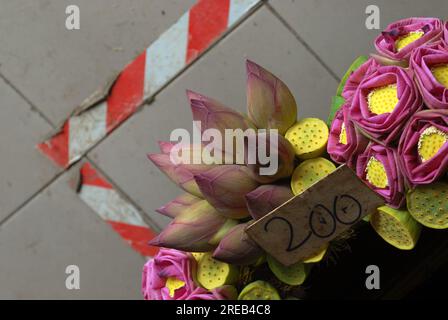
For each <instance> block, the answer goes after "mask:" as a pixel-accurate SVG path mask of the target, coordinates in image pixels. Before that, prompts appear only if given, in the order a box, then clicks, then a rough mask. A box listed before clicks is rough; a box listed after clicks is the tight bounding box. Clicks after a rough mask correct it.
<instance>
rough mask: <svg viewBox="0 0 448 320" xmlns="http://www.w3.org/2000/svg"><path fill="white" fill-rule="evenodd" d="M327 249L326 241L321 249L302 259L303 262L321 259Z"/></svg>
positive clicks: (315, 261)
mask: <svg viewBox="0 0 448 320" xmlns="http://www.w3.org/2000/svg"><path fill="white" fill-rule="evenodd" d="M327 249H328V243H326V244H325V245H324V246H323V248H322V249H320V250H319V251H318V252H316V253H315V254H313V255H312V256H310V257H309V258H306V259H304V260H303V261H302V262H303V263H318V262H320V261H322V259H323V258H324V257H325V254H326V253H327Z"/></svg>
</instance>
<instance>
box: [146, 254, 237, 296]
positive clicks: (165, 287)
mask: <svg viewBox="0 0 448 320" xmlns="http://www.w3.org/2000/svg"><path fill="white" fill-rule="evenodd" d="M196 267H197V265H196V260H195V259H194V258H193V256H192V255H191V254H190V253H187V252H182V251H178V250H173V249H161V250H160V251H159V253H158V254H157V256H155V257H154V258H153V259H151V260H149V261H148V262H146V263H145V265H144V267H143V274H142V294H143V298H144V299H145V300H223V299H234V298H235V294H232V292H234V290H233V291H232V290H229V288H228V287H229V286H224V287H220V288H217V289H214V290H212V291H207V290H206V289H204V288H202V287H199V286H198V285H196V283H195V282H194V280H193V279H194V275H195V273H196Z"/></svg>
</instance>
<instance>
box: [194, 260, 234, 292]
mask: <svg viewBox="0 0 448 320" xmlns="http://www.w3.org/2000/svg"><path fill="white" fill-rule="evenodd" d="M238 275H239V272H238V268H237V267H236V266H234V265H230V264H228V263H225V262H221V261H218V260H215V259H213V258H212V253H210V252H207V253H204V254H203V256H202V258H201V259H200V260H199V263H198V270H197V279H198V282H199V284H200V285H201V286H203V287H204V288H205V289H207V290H212V289H215V288H218V287H221V286H223V285H226V284H235V283H236V282H237V281H238Z"/></svg>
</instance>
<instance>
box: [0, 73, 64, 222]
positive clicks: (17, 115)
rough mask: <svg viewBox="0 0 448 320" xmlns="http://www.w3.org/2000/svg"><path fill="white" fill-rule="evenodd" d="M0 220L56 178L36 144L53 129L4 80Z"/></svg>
mask: <svg viewBox="0 0 448 320" xmlns="http://www.w3.org/2000/svg"><path fill="white" fill-rule="evenodd" d="M0 97H1V98H0V99H1V107H0V164H1V166H0V221H1V220H3V219H4V218H5V217H6V216H8V215H9V214H10V213H11V212H12V211H13V210H15V209H16V208H17V207H19V206H20V205H21V204H22V203H23V202H24V201H25V200H27V199H28V198H29V197H30V196H31V195H32V194H34V193H35V192H37V191H38V190H39V189H40V188H41V187H42V186H43V185H44V184H46V183H47V182H49V181H50V180H51V178H53V177H54V176H55V174H56V173H57V171H58V169H56V168H55V167H54V166H53V165H51V164H49V163H48V160H46V159H45V158H44V157H42V156H41V155H40V154H39V153H38V152H37V150H36V149H35V145H36V143H37V142H38V141H40V140H41V139H43V137H44V136H45V135H46V134H47V133H48V132H49V131H50V130H51V126H50V125H49V124H48V123H47V122H46V121H45V120H43V119H42V118H41V117H40V115H39V114H37V113H36V112H34V111H32V110H31V107H30V106H29V105H28V104H27V103H26V102H25V101H24V100H23V99H22V98H21V97H20V96H19V95H18V94H17V93H16V92H15V91H14V90H13V89H11V87H9V86H8V85H7V84H6V83H5V82H4V81H3V80H1V79H0Z"/></svg>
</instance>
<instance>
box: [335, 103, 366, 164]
mask: <svg viewBox="0 0 448 320" xmlns="http://www.w3.org/2000/svg"><path fill="white" fill-rule="evenodd" d="M349 113H350V105H349V104H344V105H343V106H342V107H341V109H339V111H338V112H337V113H336V115H335V118H334V120H333V122H332V124H331V127H330V135H329V137H328V144H327V151H328V154H329V155H330V157H331V159H332V160H333V161H334V162H337V163H340V164H343V163H347V165H348V166H349V167H350V168H354V167H355V164H356V160H357V157H358V155H359V154H360V153H361V152H363V151H364V149H365V148H366V146H367V144H368V142H369V141H368V139H367V138H366V137H364V136H363V135H362V134H360V133H359V132H358V131H357V130H356V129H355V127H354V125H353V122H352V121H351V120H350V116H349Z"/></svg>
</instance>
